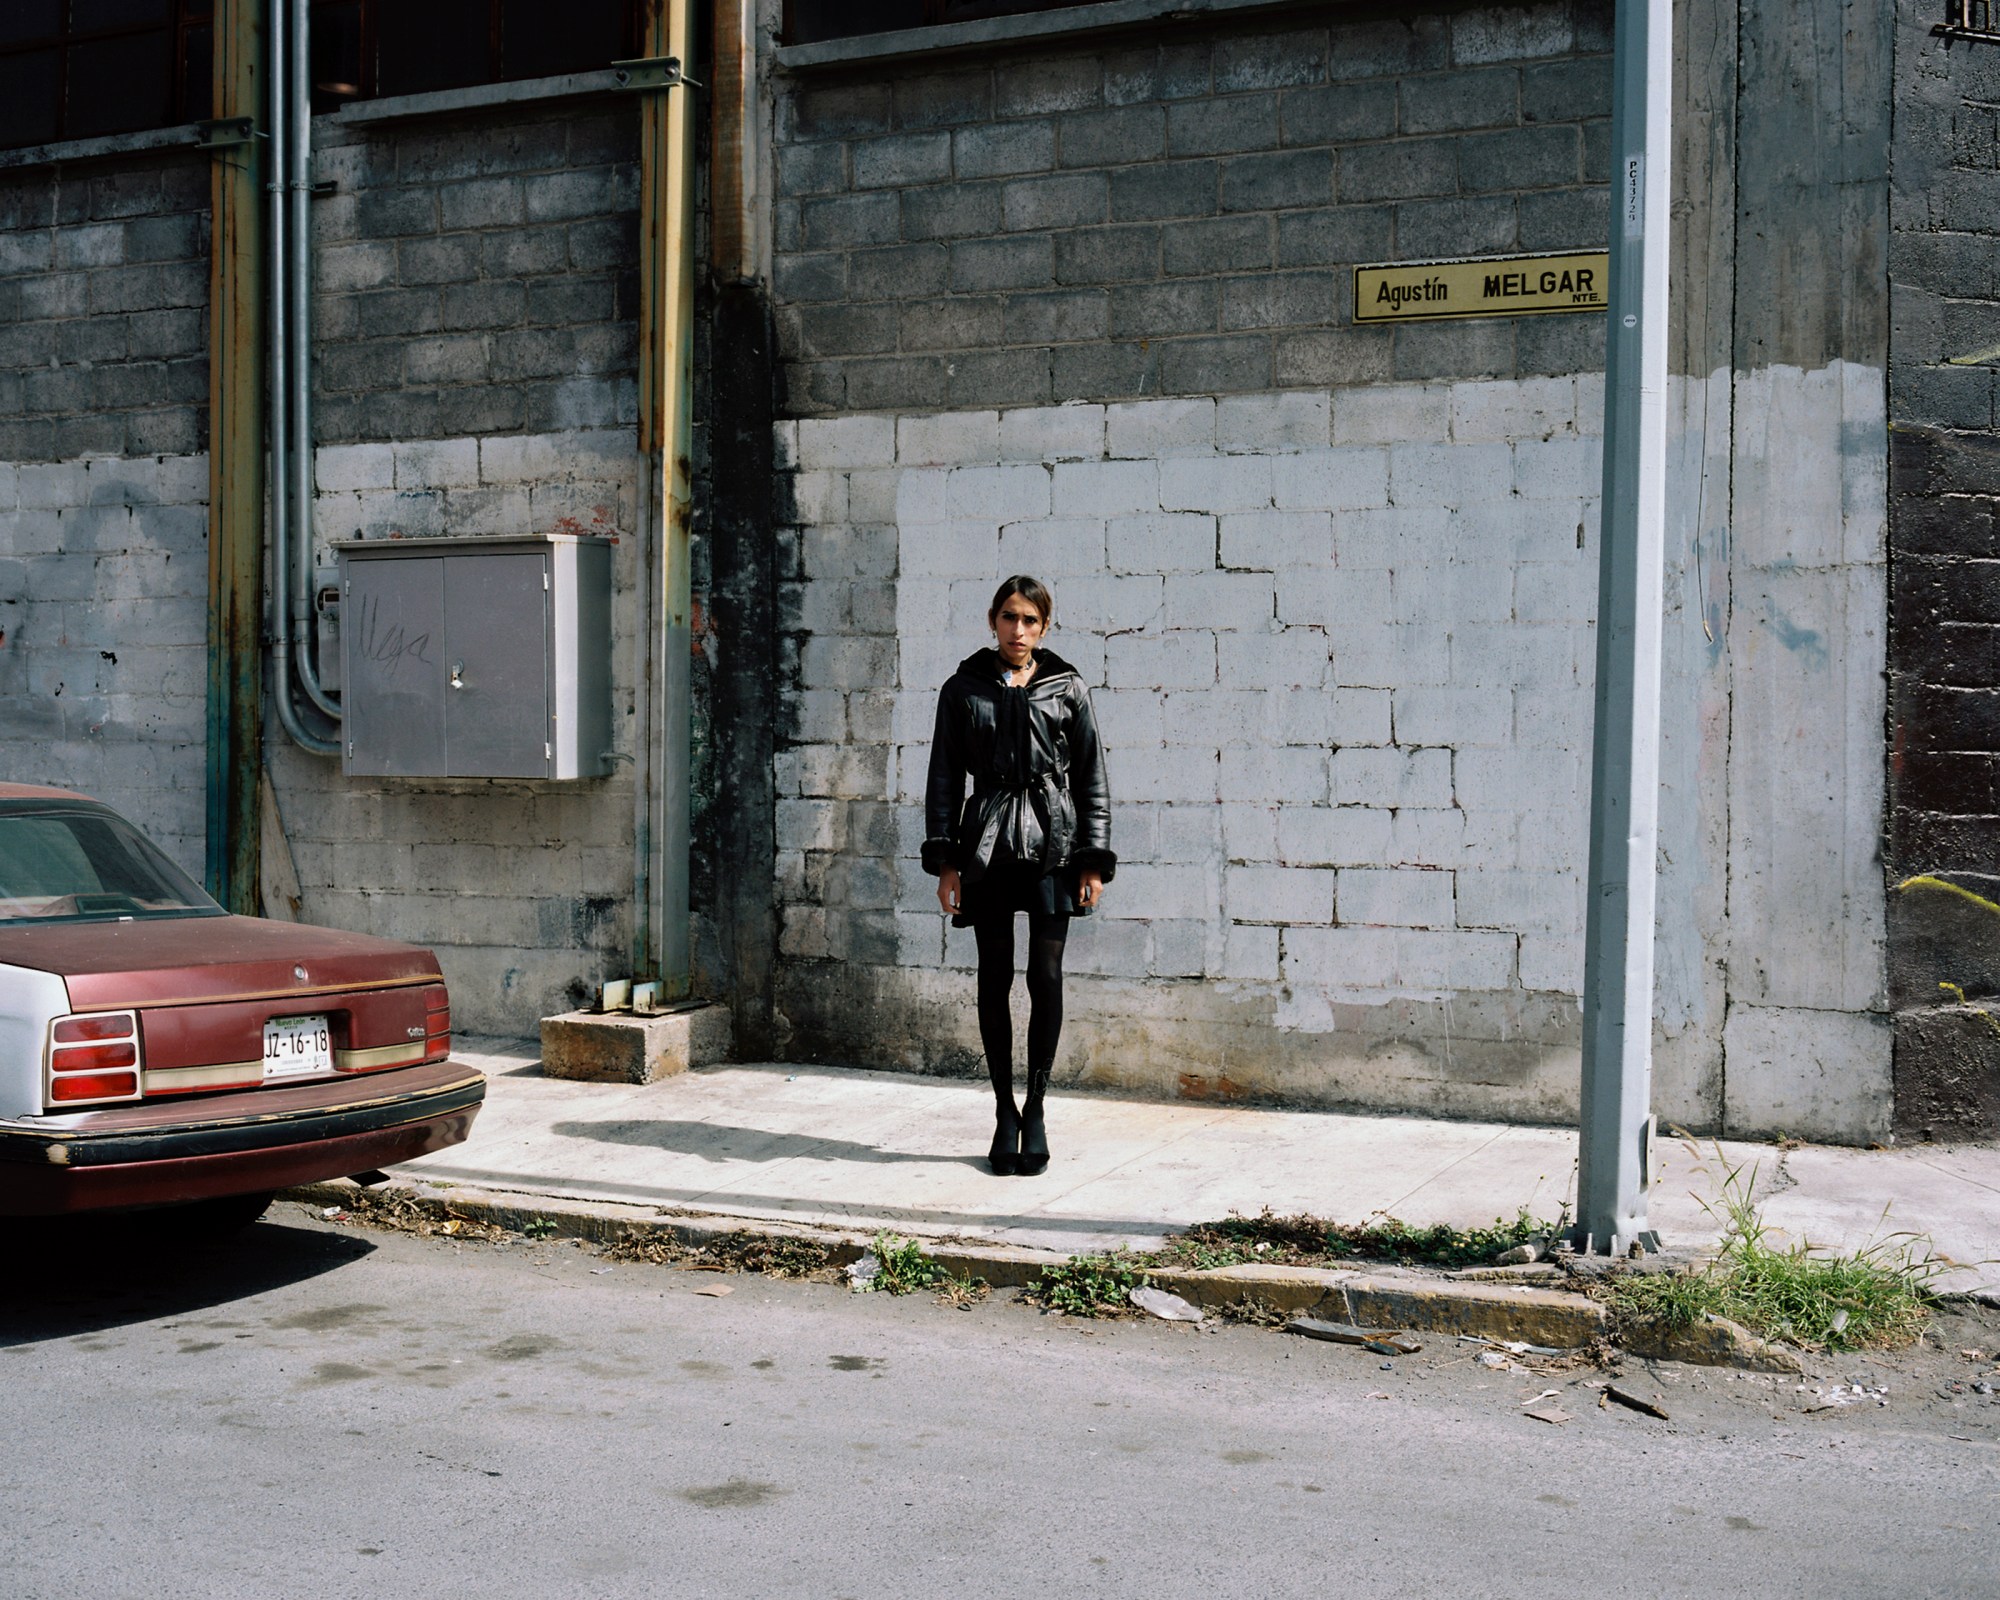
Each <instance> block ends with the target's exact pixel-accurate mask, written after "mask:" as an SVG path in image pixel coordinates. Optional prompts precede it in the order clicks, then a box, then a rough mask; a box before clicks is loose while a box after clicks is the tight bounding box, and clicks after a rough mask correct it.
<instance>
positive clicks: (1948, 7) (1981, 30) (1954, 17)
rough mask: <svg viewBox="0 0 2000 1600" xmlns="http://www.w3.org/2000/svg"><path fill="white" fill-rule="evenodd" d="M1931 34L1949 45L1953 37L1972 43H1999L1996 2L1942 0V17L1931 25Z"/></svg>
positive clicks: (1948, 47) (1993, 0) (1999, 13)
mask: <svg viewBox="0 0 2000 1600" xmlns="http://www.w3.org/2000/svg"><path fill="white" fill-rule="evenodd" d="M1931 34H1932V36H1933V37H1934V38H1939V39H1942V40H1944V42H1945V48H1946V49H1947V50H1949V49H1950V48H1951V42H1952V40H1954V39H1964V40H1966V41H1967V42H1968V43H1972V44H2000V6H1996V4H1995V0H1945V4H1944V21H1942V22H1940V23H1939V24H1938V25H1937V26H1936V27H1934V28H1932V29H1931Z"/></svg>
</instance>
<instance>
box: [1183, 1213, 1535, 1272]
mask: <svg viewBox="0 0 2000 1600" xmlns="http://www.w3.org/2000/svg"><path fill="white" fill-rule="evenodd" d="M1567 1226H1568V1217H1567V1216H1566V1215H1565V1216H1561V1217H1558V1218H1556V1219H1555V1220H1554V1221H1547V1220H1543V1219H1539V1218H1536V1217H1532V1216H1530V1215H1529V1214H1528V1209H1527V1207H1525V1206H1523V1207H1522V1208H1521V1211H1520V1213H1519V1215H1517V1216H1516V1217H1515V1218H1514V1220H1513V1221H1511V1222H1509V1221H1507V1220H1506V1219H1504V1218H1501V1217H1495V1218H1494V1219H1493V1225H1492V1226H1491V1227H1490V1228H1453V1227H1448V1226H1445V1225H1443V1224H1438V1225H1435V1226H1432V1227H1424V1228H1418V1227H1412V1226H1411V1225H1410V1224H1408V1223H1406V1222H1403V1221H1401V1220H1400V1219H1398V1218H1396V1217H1381V1218H1377V1219H1372V1220H1370V1221H1367V1222H1329V1221H1327V1220H1326V1219H1325V1218H1324V1217H1314V1216H1309V1215H1305V1214H1300V1215H1298V1216H1292V1217H1280V1216H1274V1215H1273V1214H1272V1213H1271V1212H1270V1211H1269V1210H1266V1211H1263V1212H1261V1213H1260V1214H1258V1215H1257V1216H1254V1217H1244V1216H1235V1215H1232V1216H1230V1217H1227V1218H1225V1219H1224V1220H1223V1221H1221V1222H1203V1223H1198V1224H1196V1225H1195V1226H1194V1227H1192V1228H1189V1229H1188V1230H1187V1231H1186V1232H1184V1233H1179V1234H1176V1235H1174V1237H1173V1238H1171V1239H1169V1240H1168V1241H1167V1243H1166V1245H1165V1247H1164V1248H1163V1249H1162V1250H1160V1251H1158V1252H1156V1253H1155V1255H1154V1257H1153V1259H1154V1260H1155V1261H1157V1262H1158V1263H1159V1264H1161V1265H1172V1266H1176V1267H1188V1268H1193V1269H1195V1270H1197V1271H1201V1270H1206V1269H1208V1268H1211V1267H1233V1266H1240V1265H1242V1264H1243V1263H1245V1262H1250V1261H1266V1262H1275V1263H1280V1264H1283V1265H1285V1266H1303V1267H1313V1266H1329V1265H1333V1264H1335V1263H1338V1262H1344V1261H1390V1262H1394V1263H1396V1265H1398V1266H1405V1267H1409V1266H1425V1267H1471V1266H1479V1265H1482V1264H1484V1263H1486V1262H1489V1261H1491V1260H1492V1259H1493V1258H1494V1257H1495V1256H1497V1255H1499V1254H1501V1253H1502V1252H1503V1251H1506V1250H1511V1249H1512V1248H1513V1247H1514V1246H1516V1245H1520V1244H1526V1243H1528V1242H1529V1241H1530V1240H1536V1239H1547V1238H1552V1237H1554V1236H1555V1235H1556V1234H1558V1233H1560V1232H1562V1231H1563V1229H1565V1228H1566V1227H1567Z"/></svg>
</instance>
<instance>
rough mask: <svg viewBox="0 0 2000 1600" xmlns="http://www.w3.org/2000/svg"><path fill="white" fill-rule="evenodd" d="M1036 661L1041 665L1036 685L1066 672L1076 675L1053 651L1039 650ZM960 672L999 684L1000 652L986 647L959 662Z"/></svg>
mask: <svg viewBox="0 0 2000 1600" xmlns="http://www.w3.org/2000/svg"><path fill="white" fill-rule="evenodd" d="M1035 659H1036V661H1038V662H1040V663H1041V665H1040V667H1039V669H1038V670H1037V671H1036V673H1035V677H1034V681H1035V682H1036V683H1040V682H1041V681H1042V679H1044V678H1056V677H1060V676H1061V675H1062V674H1063V673H1065V672H1067V673H1070V674H1072V675H1074V674H1075V673H1076V668H1075V667H1073V666H1071V665H1070V664H1069V663H1068V662H1067V661H1065V660H1063V658H1062V657H1061V656H1059V655H1057V654H1056V653H1055V651H1053V650H1047V649H1043V650H1037V651H1036V652H1035ZM958 670H959V671H960V672H962V673H964V674H965V675H966V676H967V677H970V678H985V679H988V680H990V681H993V682H996V683H997V682H998V681H999V678H1000V652H999V651H998V650H995V649H994V648H993V647H992V646H991V645H988V646H986V648H984V649H983V650H975V651H973V652H972V654H971V655H969V656H967V657H966V658H965V659H964V660H963V661H961V662H959V664H958Z"/></svg>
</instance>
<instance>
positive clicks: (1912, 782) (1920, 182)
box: [1886, 0, 2000, 1137]
mask: <svg viewBox="0 0 2000 1600" xmlns="http://www.w3.org/2000/svg"><path fill="white" fill-rule="evenodd" d="M1934 10H1935V8H1932V7H1927V6H1922V5H1919V4H1916V3H1914V0H1902V3H1901V4H1899V5H1898V6H1897V7H1896V62H1895V74H1896V132H1895V146H1894V152H1893V161H1894V168H1893V172H1894V178H1893V183H1892V186H1891V190H1890V226H1891V231H1890V244H1889V252H1890V268H1891V289H1890V294H1891V312H1892V319H1893V320H1892V326H1891V332H1890V347H1889V357H1890V359H1889V406H1890V416H1891V419H1892V421H1893V423H1894V427H1895V432H1894V435H1893V447H1892V451H1891V454H1890V460H1889V504H1890V508H1891V523H1890V541H1891V549H1892V561H1893V568H1892V576H1893V583H1892V602H1891V605H1892V610H1891V622H1890V627H1891V637H1890V646H1889V664H1890V755H1889V771H1890V785H1891V789H1890V792H1891V804H1890V812H1889V841H1888V861H1887V863H1886V867H1887V877H1888V883H1889V885H1890V895H1889V902H1890V910H1891V919H1892V920H1891V933H1890V965H1889V972H1890V982H1891V987H1892V997H1893V1000H1894V1004H1895V1007H1896V1013H1897V1018H1896V1026H1897V1046H1896V1075H1897V1114H1898V1120H1899V1123H1900V1124H1901V1126H1902V1127H1903V1128H1904V1130H1905V1131H1907V1132H1909V1133H1913V1134H1917V1135H1920V1136H1936V1137H1949V1136H1954V1135H1960V1136H1962V1135H1966V1134H1977V1135H1982V1136H1986V1137H1991V1136H1992V1135H1994V1134H1996V1133H2000V1122H1996V1121H1995V1113H1994V1107H1995V1105H1996V1104H2000V1097H1996V1088H2000V1041H1997V1040H1995V1039H1994V1038H1993V1037H1992V1035H1991V1032H1990V1030H1989V1029H1986V1028H1984V1027H1983V1026H1979V1025H1978V1024H1977V1018H1976V1017H1971V1016H1970V1013H1969V1008H1968V1007H1967V1006H1966V1004H1965V1002H1967V1001H1977V1000H1980V999H1983V998H1988V997H1991V996H1993V995H1995V994H2000V957H1997V956H1996V955H1995V949H1996V946H1995V942H1994V933H1995V931H1996V929H1995V924H1994V913H1992V912H1991V911H1989V910H1986V909H1984V908H1983V907H1982V906H1981V905H1980V903H1979V902H1980V901H1985V902H1989V903H1990V902H1992V901H1994V900H1996V899H2000V785H1996V781H1995V778H1996V774H2000V599H1996V595H1995V592H1994V590H1993V587H1992V578H1993V575H1994V574H1995V572H1996V571H2000V527H1996V508H2000V456H1996V452H1995V449H1994V430H1995V428H1996V426H2000V409H1996V408H2000V388H1996V372H2000V367H1996V360H2000V358H1996V356H1995V354H1994V351H1993V348H1992V347H1993V346H1994V345H1995V344H1996V343H2000V201H1996V195H2000V135H1996V112H1995V106H1996V104H2000V51H1996V50H1995V49H1993V48H1992V47H1990V46H1980V45H1977V44H1972V45H1967V44H1963V43H1960V44H1955V45H1951V46H1949V47H1947V44H1946V41H1944V40H1942V39H1938V38H1935V37H1933V36H1932V35H1931V33H1930V27H1931V25H1932V23H1933V22H1935V21H1936V20H1938V18H1937V17H1936V16H1934V15H1933V11H1934ZM1910 880H1916V881H1915V882H1914V883H1913V884H1911V886H1910V887H1908V888H1902V887H1899V886H1901V885H1903V884H1905V883H1908V882H1910ZM1939 883H1949V884H1952V885H1956V886H1957V887H1958V888H1960V889H1963V890H1966V891H1969V892H1970V893H1971V894H1973V895H1976V896H1977V897H1978V899H1977V900H1973V899H1968V898H1966V897H1965V896H1964V895H1960V894H1953V893H1951V892H1949V891H1947V890H1944V889H1942V888H1939V887H1937V885H1938V884H1939ZM1968 1019H1969V1020H1970V1021H1971V1022H1972V1023H1973V1025H1972V1026H1970V1027H1968V1026H1966V1025H1965V1024H1966V1022H1967V1021H1968Z"/></svg>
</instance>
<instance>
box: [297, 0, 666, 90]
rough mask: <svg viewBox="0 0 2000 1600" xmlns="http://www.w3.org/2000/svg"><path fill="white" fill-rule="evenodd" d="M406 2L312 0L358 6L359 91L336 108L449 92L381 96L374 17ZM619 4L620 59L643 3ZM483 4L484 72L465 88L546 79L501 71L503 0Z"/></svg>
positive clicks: (637, 30) (640, 22)
mask: <svg viewBox="0 0 2000 1600" xmlns="http://www.w3.org/2000/svg"><path fill="white" fill-rule="evenodd" d="M407 3H408V0H312V6H313V10H314V11H319V10H320V9H322V8H323V7H332V6H335V5H342V4H353V5H358V6H359V7H360V10H361V81H360V84H359V88H360V91H361V92H360V93H359V94H353V95H342V96H340V97H339V101H338V104H339V105H342V106H350V105H360V104H362V103H364V102H366V101H369V100H380V99H384V98H398V99H400V98H407V97H408V96H409V95H411V94H431V93H449V92H451V91H448V90H447V91H439V90H427V89H419V90H399V91H397V93H396V94H395V95H394V96H385V95H384V94H383V92H382V74H381V63H382V46H381V29H380V26H379V24H378V18H379V16H380V13H381V11H382V8H383V7H384V6H385V5H401V4H407ZM620 4H621V5H622V6H623V7H624V12H625V14H624V16H623V18H622V19H621V23H622V28H623V33H622V38H621V43H620V47H619V50H618V54H619V55H620V56H629V55H635V54H637V53H638V50H639V46H640V35H641V32H642V31H643V29H644V26H645V9H646V0H620ZM485 5H486V69H485V71H484V72H483V73H482V74H481V75H480V76H479V77H478V78H477V79H476V80H474V83H473V84H472V85H468V86H467V87H477V86H480V85H485V84H494V83H525V82H528V81H530V80H532V79H534V78H539V77H544V76H546V74H544V73H540V72H527V73H521V74H510V73H507V72H505V71H504V70H503V68H504V64H505V44H506V26H505V6H506V0H485ZM604 65H605V66H607V67H609V66H610V65H611V62H609V61H606V62H605V63H604ZM319 98H320V97H318V96H317V95H316V96H315V100H316V101H317V100H318V99H319Z"/></svg>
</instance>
